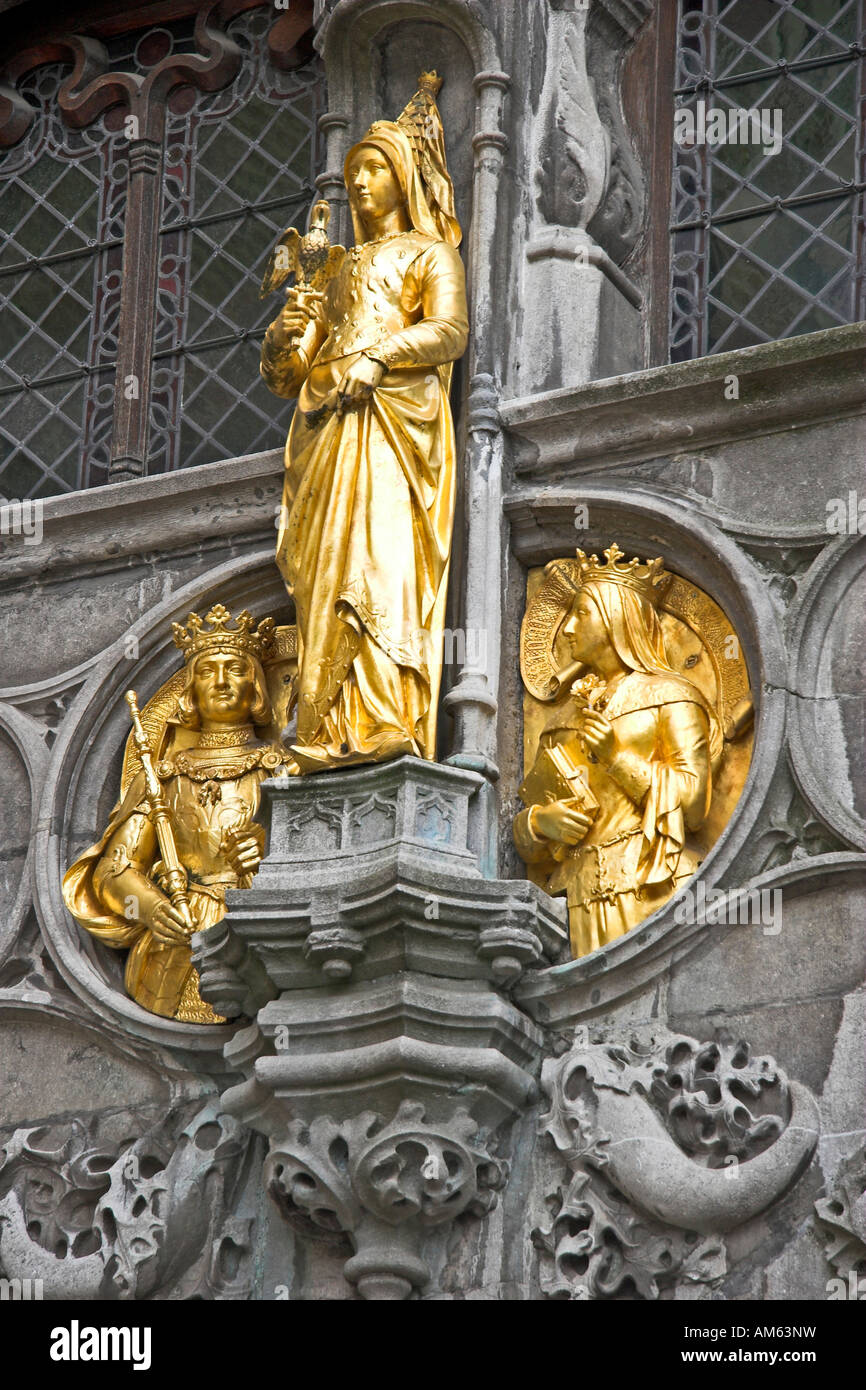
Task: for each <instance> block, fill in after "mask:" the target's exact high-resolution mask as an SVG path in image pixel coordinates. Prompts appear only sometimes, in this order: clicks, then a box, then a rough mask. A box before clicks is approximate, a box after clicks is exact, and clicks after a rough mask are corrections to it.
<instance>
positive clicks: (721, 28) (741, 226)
mask: <svg viewBox="0 0 866 1390" xmlns="http://www.w3.org/2000/svg"><path fill="white" fill-rule="evenodd" d="M678 3H679V31H678V48H677V76H676V92H675V99H676V113H675V127H674V129H675V135H676V137H677V138H675V141H674V161H673V163H674V175H673V192H672V214H673V216H672V248H671V253H672V254H671V270H672V284H671V304H672V316H671V360H672V361H674V362H676V361H682V360H685V359H688V358H692V357H698V356H701V355H703V354H705V353H714V352H725V351H728V350H730V349H733V348H741V347H749V346H752V345H753V344H756V343H762V342H768V341H771V340H774V339H778V338H787V337H791V336H792V335H795V334H799V333H810V332H814V331H815V330H818V329H823V328H832V327H835V326H838V325H840V324H846V323H850V322H853V321H856V320H858V319H862V318H864V317H866V301H864V274H863V272H864V261H866V255H864V251H866V248H864V211H866V209H864V188H866V148H864V145H866V142H864V110H866V91H864V64H863V49H862V43H863V32H864V3H863V0H703V3H701V0H678ZM684 111H687V112H689V113H691V114H690V116H682V117H681V116H680V113H681V112H684ZM742 111H745V112H747V113H749V116H748V120H744V119H743V118H742V117H741V116H740V115H739V114H738V113H740V112H742ZM714 113H721V114H719V115H716V114H714ZM752 113H757V116H756V115H753V114H752ZM761 113H766V114H765V115H764V116H763V119H762V120H761V119H760V114H761ZM711 123H712V124H711ZM777 133H780V135H781V140H780V141H779V140H778V139H777V138H776V135H777ZM747 136H748V139H746V137H747ZM683 137H685V139H684V138H683ZM689 137H691V139H690V138H689ZM702 137H703V138H702ZM756 137H757V138H756Z"/></svg>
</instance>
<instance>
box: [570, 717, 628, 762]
mask: <svg viewBox="0 0 866 1390" xmlns="http://www.w3.org/2000/svg"><path fill="white" fill-rule="evenodd" d="M580 736H581V739H582V740H583V742H584V744H585V746H586V749H587V751H588V752H589V753H591V754H592V755H593V757H594V758H596V759H597V760H598V762H600V763H602V764H603V765H604V766H607V765H608V764H609V763H612V762H613V760H614V758H615V757H616V755H617V753H618V752H619V740H618V739H617V736H616V733H615V731H614V727H613V725H612V724H610V723H609V722H608V721H607V720H606V719H605V717H604V715H603V714H594V713H593V712H592V711H591V710H587V712H586V714H585V715H584V716H583V723H582V724H581V729H580Z"/></svg>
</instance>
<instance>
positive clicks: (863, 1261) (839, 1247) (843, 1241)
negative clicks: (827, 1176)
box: [815, 1144, 866, 1297]
mask: <svg viewBox="0 0 866 1390" xmlns="http://www.w3.org/2000/svg"><path fill="white" fill-rule="evenodd" d="M815 1212H816V1214H817V1218H818V1229H819V1231H820V1232H821V1234H822V1235H823V1237H824V1253H825V1255H826V1257H827V1260H828V1262H829V1263H830V1264H831V1265H832V1266H833V1268H834V1269H835V1271H836V1273H837V1275H838V1276H839V1277H840V1278H842V1279H845V1280H847V1279H849V1278H850V1276H851V1275H852V1274H853V1275H854V1278H855V1279H856V1280H866V1145H863V1144H861V1145H860V1148H859V1149H857V1151H856V1152H855V1153H853V1154H851V1155H850V1157H848V1158H846V1159H843V1161H842V1163H841V1164H840V1165H839V1170H838V1172H837V1174H836V1176H835V1178H834V1180H833V1182H832V1183H831V1184H830V1188H829V1192H828V1195H827V1196H826V1197H822V1198H821V1199H820V1200H819V1201H817V1202H816V1203H815ZM859 1296H860V1297H862V1294H860V1295H859Z"/></svg>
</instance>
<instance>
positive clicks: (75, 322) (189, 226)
mask: <svg viewBox="0 0 866 1390" xmlns="http://www.w3.org/2000/svg"><path fill="white" fill-rule="evenodd" d="M195 8H196V6H195V5H193V4H191V5H190V6H189V10H190V13H189V14H188V16H187V17H186V18H180V19H178V20H176V21H172V22H171V23H170V24H167V25H162V26H159V27H150V28H148V29H146V30H141V29H138V30H134V31H133V32H131V33H126V34H122V35H120V36H118V37H112V38H109V39H107V40H106V41H105V48H106V50H107V54H108V66H109V68H110V69H112V70H119V71H123V72H131V73H135V74H136V75H138V76H139V77H141V76H146V74H147V73H148V71H149V70H150V69H152V68H153V67H154V66H155V65H156V64H158V63H159V62H161V61H162V60H163V59H165V58H166V57H167V55H177V54H184V53H191V52H193V51H195V49H196V44H195V40H194V24H195ZM304 8H305V9H306V10H310V6H309V5H306V6H305V7H304ZM279 14H280V12H279V11H275V10H274V8H273V6H272V5H270V4H259V5H258V6H256V5H253V7H251V8H248V9H247V10H246V11H245V12H244V13H243V14H241V15H239V16H238V17H237V18H236V19H235V20H233V21H232V22H231V23H230V24H229V25H228V26H227V31H226V32H227V33H228V34H229V36H230V37H231V38H232V39H233V40H234V42H235V43H236V44H237V45H238V47H239V48H240V50H241V53H242V58H241V62H240V67H239V70H238V72H237V75H236V77H235V78H234V80H233V81H232V82H231V83H230V85H228V86H226V87H225V88H223V89H222V90H219V91H216V92H210V93H207V94H204V93H201V92H198V91H196V90H194V89H193V88H192V87H188V86H186V87H180V88H177V89H176V90H175V91H174V92H173V94H172V95H171V96H170V98H169V104H168V109H167V111H166V122H165V141H164V177H163V182H162V190H163V197H162V207H161V210H160V230H159V237H158V253H157V254H158V277H157V317H156V330H155V339H154V344H153V379H152V382H151V391H150V400H149V402H148V410H149V423H150V430H149V445H148V465H147V466H148V471H149V472H154V473H156V472H163V471H166V470H171V469H176V468H181V467H188V466H190V465H193V464H198V463H207V462H211V461H215V460H218V459H221V458H229V457H232V456H235V455H238V454H249V453H252V452H255V451H257V450H260V449H267V448H271V447H276V446H278V445H279V444H280V443H281V442H282V439H283V438H284V437H285V428H286V420H285V415H284V412H283V415H282V417H280V412H278V411H277V410H275V408H274V405H275V403H274V401H273V399H272V398H271V397H270V395H269V393H268V391H267V389H266V387H265V386H264V384H263V382H262V381H261V380H260V377H259V373H258V342H259V339H260V337H261V334H262V332H263V330H264V326H265V325H266V324H267V322H268V321H269V320H270V319H271V318H272V317H273V315H274V313H275V311H276V309H277V307H278V305H277V304H276V303H274V302H273V301H271V302H262V301H261V300H260V299H259V298H258V285H259V281H260V278H261V271H262V268H263V265H264V262H265V260H266V258H267V256H268V254H269V252H270V249H271V247H272V245H273V242H274V240H275V238H276V237H277V236H278V235H279V233H280V232H281V231H282V230H283V229H284V228H285V227H286V226H287V225H288V223H289V222H293V223H296V224H298V225H300V224H301V223H302V222H303V220H304V218H305V216H306V212H307V209H308V207H309V204H310V201H311V199H312V197H313V194H314V191H315V190H314V177H315V174H316V172H317V168H318V165H319V160H320V137H319V135H318V131H317V120H318V116H319V115H320V114H321V112H322V111H323V110H324V109H325V95H324V78H323V70H322V66H321V63H320V61H319V60H318V58H317V57H315V56H314V55H313V54H312V51H311V50H309V56H308V57H306V58H305V59H304V61H303V62H302V63H301V65H300V66H298V65H297V64H296V65H295V66H294V67H292V69H291V70H289V71H284V70H281V69H279V68H278V67H277V66H275V64H274V63H273V61H272V58H271V55H270V52H269V48H268V36H269V32H270V31H271V29H272V26H273V25H274V23H275V19H278V18H279ZM73 22H74V17H73V16H70V23H73ZM301 27H303V26H301ZM293 56H295V57H297V56H299V55H298V54H295V55H293ZM69 74H70V66H69V65H68V64H66V65H61V64H57V63H53V64H51V65H42V66H39V67H36V68H35V69H34V70H33V71H31V72H29V73H28V74H27V75H26V76H24V77H23V78H22V79H21V80H20V81H19V82H18V84H17V85H18V91H19V94H20V95H21V96H22V97H23V98H24V100H25V101H27V102H28V103H29V104H30V105H31V106H32V107H33V108H34V110H35V112H36V115H35V118H34V120H33V121H32V123H31V125H30V127H29V129H28V131H27V132H26V134H25V136H24V137H23V138H22V139H21V140H20V141H19V143H18V144H16V145H14V146H13V147H12V148H10V149H6V150H4V151H0V195H2V199H3V214H4V231H5V232H6V237H5V240H4V243H3V246H2V249H0V301H2V302H0V308H2V337H0V358H2V362H3V366H2V369H0V497H2V498H21V499H23V498H28V497H44V496H48V495H51V494H53V493H57V492H64V491H71V490H75V489H78V488H82V487H88V486H93V485H96V484H100V483H104V482H106V481H107V480H108V476H109V472H108V469H109V461H110V456H111V443H112V433H113V425H114V422H115V411H116V404H115V376H116V374H117V373H116V366H117V360H118V320H119V310H120V297H121V284H122V267H123V254H124V237H125V235H126V234H127V228H126V226H125V213H126V196H127V174H128V163H129V149H130V143H129V132H128V130H127V128H126V125H125V117H126V110H125V108H124V107H123V106H113V107H110V108H109V109H107V110H106V111H104V112H103V114H102V115H100V116H99V118H98V119H96V120H95V121H94V122H93V123H92V124H90V125H88V126H87V127H86V128H85V129H84V130H71V129H70V128H69V126H68V124H67V123H66V122H65V121H64V119H63V118H62V116H61V113H60V110H59V107H58V93H59V90H60V87H61V85H62V84H63V82H64V81H67V80H68V79H69ZM130 259H131V261H132V263H133V275H135V274H136V269H137V267H136V266H135V264H134V261H135V258H134V257H131V258H130ZM141 278H142V279H143V278H144V277H141Z"/></svg>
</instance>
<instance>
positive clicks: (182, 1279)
mask: <svg viewBox="0 0 866 1390" xmlns="http://www.w3.org/2000/svg"><path fill="white" fill-rule="evenodd" d="M135 1129H138V1130H139V1131H140V1132H139V1136H138V1137H137V1138H131V1137H129V1130H133V1131H134V1130H135ZM112 1131H113V1132H112ZM250 1142H251V1140H250V1139H249V1137H248V1136H247V1135H246V1134H245V1133H244V1131H242V1129H241V1127H240V1126H239V1125H238V1124H237V1123H236V1122H235V1121H234V1120H232V1119H231V1118H229V1117H227V1116H225V1115H221V1114H220V1113H219V1108H218V1105H217V1104H216V1103H215V1102H214V1101H209V1102H208V1103H207V1104H206V1105H205V1106H204V1107H202V1105H201V1102H200V1101H192V1102H188V1103H187V1104H186V1105H185V1106H182V1107H180V1108H177V1109H175V1110H173V1111H171V1112H169V1114H168V1115H167V1116H165V1117H163V1118H159V1117H158V1116H155V1115H154V1114H153V1113H150V1114H147V1113H144V1112H138V1113H136V1112H128V1113H127V1114H126V1115H124V1116H122V1117H117V1116H115V1117H113V1118H109V1117H105V1116H102V1117H100V1116H95V1117H92V1118H91V1119H90V1120H89V1121H87V1122H84V1121H79V1120H73V1121H72V1122H70V1123H68V1124H62V1125H61V1124H55V1125H43V1126H40V1127H38V1128H26V1129H18V1130H16V1131H15V1132H14V1134H12V1135H11V1137H10V1138H9V1139H8V1140H7V1141H6V1143H5V1146H4V1148H3V1149H2V1150H0V1272H2V1274H3V1275H4V1277H6V1278H8V1279H27V1278H29V1279H33V1278H38V1279H41V1280H42V1285H43V1292H44V1296H45V1297H47V1298H58V1297H65V1298H72V1297H74V1298H79V1299H120V1300H124V1301H125V1300H141V1299H146V1298H160V1299H164V1298H171V1299H190V1298H197V1299H212V1298H220V1299H243V1298H248V1297H249V1293H250V1274H249V1264H248V1257H249V1254H250V1247H251V1224H252V1223H251V1220H250V1219H247V1218H243V1217H240V1216H237V1215H232V1211H233V1208H234V1207H235V1206H236V1202H237V1196H238V1190H237V1189H238V1179H239V1175H240V1172H241V1169H242V1165H243V1160H244V1157H245V1155H246V1152H247V1149H248V1147H249V1144H250Z"/></svg>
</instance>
